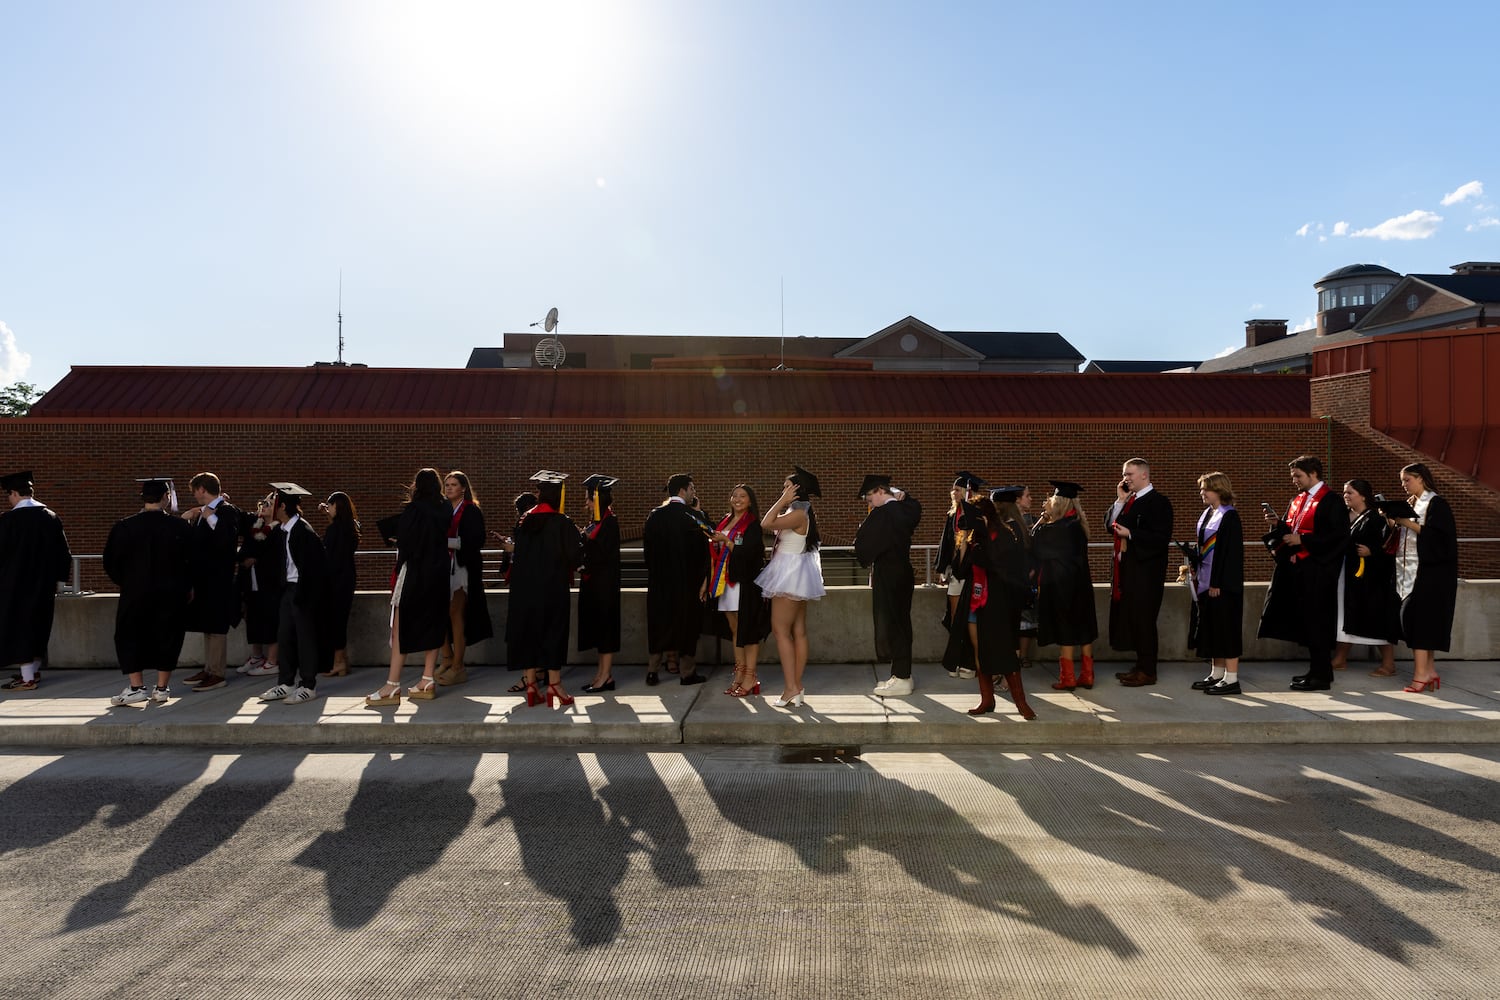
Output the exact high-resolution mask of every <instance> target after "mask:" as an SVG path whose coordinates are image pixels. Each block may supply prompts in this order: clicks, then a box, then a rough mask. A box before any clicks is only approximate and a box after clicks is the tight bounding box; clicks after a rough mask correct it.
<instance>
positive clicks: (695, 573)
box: [641, 473, 709, 684]
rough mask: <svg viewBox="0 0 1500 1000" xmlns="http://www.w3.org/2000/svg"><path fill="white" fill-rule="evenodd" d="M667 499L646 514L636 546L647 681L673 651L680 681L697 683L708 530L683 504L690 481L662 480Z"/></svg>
mask: <svg viewBox="0 0 1500 1000" xmlns="http://www.w3.org/2000/svg"><path fill="white" fill-rule="evenodd" d="M665 492H666V494H667V499H666V501H665V502H664V503H662V504H661V505H660V506H659V507H657V508H655V509H654V510H652V511H651V513H650V514H648V515H646V526H645V528H644V529H643V530H642V532H641V545H642V547H643V548H644V550H645V559H646V649H647V652H648V654H649V656H650V659H649V661H648V663H647V667H646V683H647V684H655V683H656V682H657V676H658V675H657V672H658V670H659V669H660V666H661V661H662V656H663V654H666V653H676V654H677V659H678V664H679V670H680V671H681V677H680V682H681V683H683V684H701V683H703V680H704V678H703V676H702V675H701V674H699V673H698V672H697V669H696V666H695V663H694V660H695V658H696V656H697V652H698V635H699V632H700V627H701V624H702V619H703V609H702V602H703V599H704V597H705V596H707V591H708V534H709V532H708V528H707V527H706V526H705V524H704V522H702V521H700V520H699V519H698V515H697V514H696V513H694V511H693V509H692V508H691V507H690V506H689V503H688V501H689V500H692V499H694V498H695V497H696V496H697V495H698V494H697V490H696V488H695V487H694V485H693V477H692V476H689V475H687V474H686V473H679V474H677V475H675V476H672V477H671V478H670V479H668V480H667V484H666V488H665Z"/></svg>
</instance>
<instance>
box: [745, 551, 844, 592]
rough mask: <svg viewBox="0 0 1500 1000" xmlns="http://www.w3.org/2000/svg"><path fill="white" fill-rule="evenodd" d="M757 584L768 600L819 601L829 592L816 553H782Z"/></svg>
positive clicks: (820, 560) (770, 564)
mask: <svg viewBox="0 0 1500 1000" xmlns="http://www.w3.org/2000/svg"><path fill="white" fill-rule="evenodd" d="M755 582H756V584H757V585H758V586H759V587H760V591H761V593H762V594H764V595H765V596H766V597H767V598H772V597H789V598H791V599H792V600H794V601H816V600H817V599H818V598H820V597H822V596H823V595H824V594H826V593H828V590H827V589H826V588H825V587H824V586H823V560H822V559H821V558H820V557H819V555H818V553H816V552H796V553H792V552H778V553H776V554H775V555H774V556H772V557H771V561H770V562H768V563H766V568H765V569H763V570H761V571H760V576H757V577H756V578H755Z"/></svg>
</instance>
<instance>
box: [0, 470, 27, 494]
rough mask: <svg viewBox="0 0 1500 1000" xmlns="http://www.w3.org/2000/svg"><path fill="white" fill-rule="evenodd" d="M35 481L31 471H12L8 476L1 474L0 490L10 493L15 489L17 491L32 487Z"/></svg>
mask: <svg viewBox="0 0 1500 1000" xmlns="http://www.w3.org/2000/svg"><path fill="white" fill-rule="evenodd" d="M32 485H33V483H32V481H31V473H30V472H12V473H11V474H10V475H8V476H0V490H4V491H5V492H7V493H9V492H10V491H11V490H15V491H16V492H17V493H19V492H21V491H22V490H25V489H30V488H31V487H32Z"/></svg>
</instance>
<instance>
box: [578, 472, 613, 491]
mask: <svg viewBox="0 0 1500 1000" xmlns="http://www.w3.org/2000/svg"><path fill="white" fill-rule="evenodd" d="M619 481H620V480H619V479H618V478H616V477H615V476H606V475H605V474H604V473H602V472H596V473H594V474H593V475H592V476H589V477H588V478H587V479H585V480H584V481H583V488H584V489H586V490H588V491H589V492H590V493H593V492H594V491H595V490H608V489H613V488H614V485H615V483H618V482H619Z"/></svg>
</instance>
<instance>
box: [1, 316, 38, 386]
mask: <svg viewBox="0 0 1500 1000" xmlns="http://www.w3.org/2000/svg"><path fill="white" fill-rule="evenodd" d="M30 368H31V355H29V354H27V353H26V352H25V351H23V350H21V349H20V348H19V347H17V346H16V335H15V334H14V333H13V332H11V328H10V327H8V326H6V325H5V321H4V320H0V385H10V384H11V383H12V382H18V381H20V380H21V378H23V377H24V376H25V375H26V372H27V371H28V370H29V369H30Z"/></svg>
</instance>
